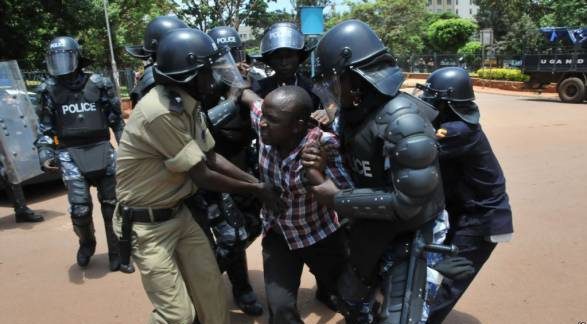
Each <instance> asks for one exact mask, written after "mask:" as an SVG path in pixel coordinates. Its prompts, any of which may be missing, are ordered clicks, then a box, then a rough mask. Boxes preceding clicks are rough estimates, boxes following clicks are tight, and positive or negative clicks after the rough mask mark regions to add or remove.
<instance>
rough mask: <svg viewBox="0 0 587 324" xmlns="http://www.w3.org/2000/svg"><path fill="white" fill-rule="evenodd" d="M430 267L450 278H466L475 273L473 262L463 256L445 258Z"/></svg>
mask: <svg viewBox="0 0 587 324" xmlns="http://www.w3.org/2000/svg"><path fill="white" fill-rule="evenodd" d="M432 268H433V269H434V270H436V271H438V272H440V273H441V274H442V275H443V276H445V277H447V278H450V279H452V280H462V279H466V278H469V277H471V276H472V275H473V274H475V268H474V267H473V262H471V261H470V260H469V259H467V258H463V257H449V258H446V259H444V260H442V261H440V262H438V263H437V264H436V265H435V266H433V267H432Z"/></svg>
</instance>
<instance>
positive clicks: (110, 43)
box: [103, 0, 120, 95]
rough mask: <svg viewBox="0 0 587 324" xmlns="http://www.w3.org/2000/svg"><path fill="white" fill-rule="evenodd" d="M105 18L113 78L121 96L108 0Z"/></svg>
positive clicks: (105, 3)
mask: <svg viewBox="0 0 587 324" xmlns="http://www.w3.org/2000/svg"><path fill="white" fill-rule="evenodd" d="M103 3H104V17H105V18H106V30H107V31H108V45H110V58H111V60H110V64H111V65H112V77H113V78H114V86H115V87H116V93H117V94H118V95H120V80H119V79H120V78H119V75H118V68H117V67H116V60H115V59H114V47H113V46H112V35H111V32H110V20H109V19H108V0H104V1H103Z"/></svg>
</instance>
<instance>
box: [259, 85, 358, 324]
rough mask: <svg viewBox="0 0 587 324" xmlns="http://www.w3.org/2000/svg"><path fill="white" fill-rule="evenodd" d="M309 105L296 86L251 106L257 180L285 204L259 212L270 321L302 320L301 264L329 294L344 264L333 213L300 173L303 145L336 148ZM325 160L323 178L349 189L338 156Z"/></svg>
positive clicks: (268, 96) (329, 134)
mask: <svg viewBox="0 0 587 324" xmlns="http://www.w3.org/2000/svg"><path fill="white" fill-rule="evenodd" d="M312 106H313V104H312V99H311V97H310V95H309V94H308V93H307V92H306V91H305V90H304V89H302V88H300V87H297V86H283V87H280V88H277V89H275V90H274V91H272V92H271V93H269V94H268V95H267V96H266V97H265V100H264V101H263V102H261V101H257V102H255V103H254V104H252V105H251V121H252V127H253V129H254V130H255V131H256V132H257V134H258V135H259V171H260V177H261V181H264V182H267V183H269V184H272V185H273V186H274V187H275V188H276V190H279V191H280V194H281V198H282V199H283V201H284V202H285V204H286V205H287V208H286V210H285V211H284V212H279V213H277V212H273V211H270V210H267V209H265V208H263V209H262V210H261V216H262V218H263V231H264V237H263V241H262V247H263V272H264V277H265V289H266V294H267V300H268V304H269V317H270V320H269V321H270V323H279V324H285V323H303V321H302V320H301V317H300V314H299V312H298V310H297V306H296V300H297V292H298V289H299V286H300V278H301V275H302V268H303V266H304V264H306V265H307V266H308V267H309V269H310V272H312V273H313V274H314V275H315V276H316V278H317V280H319V281H321V282H323V283H324V284H325V286H326V287H325V288H326V289H328V290H329V291H327V292H321V293H324V294H327V296H330V295H332V294H334V293H335V291H336V290H335V287H336V280H337V276H336V274H337V273H338V272H339V271H340V270H341V269H342V268H343V264H344V262H345V251H344V242H343V237H342V233H341V231H339V230H338V229H339V228H340V224H339V221H338V217H337V215H336V213H335V212H334V210H332V209H331V208H328V207H326V206H325V205H324V204H322V203H320V202H318V200H317V199H316V197H315V196H314V194H312V193H310V192H309V191H308V189H307V187H308V186H309V185H310V184H309V183H307V180H306V177H305V175H304V174H303V172H302V170H303V167H302V164H301V151H302V148H303V147H304V145H305V144H306V143H310V142H312V141H320V143H322V144H324V145H329V146H338V140H337V139H336V137H335V135H333V134H332V133H328V132H324V131H322V130H321V129H320V128H319V127H314V126H317V125H315V124H314V125H313V124H312V122H311V119H310V112H311V111H312ZM333 151H337V150H333ZM327 160H328V163H327V165H326V169H325V174H326V176H327V177H328V178H330V179H332V181H333V182H334V183H336V184H337V186H340V187H343V188H349V187H350V186H351V178H350V177H349V175H348V173H347V172H346V170H345V169H344V167H343V162H342V158H341V156H340V155H339V154H338V153H336V154H333V155H331V156H329V157H328V159H327Z"/></svg>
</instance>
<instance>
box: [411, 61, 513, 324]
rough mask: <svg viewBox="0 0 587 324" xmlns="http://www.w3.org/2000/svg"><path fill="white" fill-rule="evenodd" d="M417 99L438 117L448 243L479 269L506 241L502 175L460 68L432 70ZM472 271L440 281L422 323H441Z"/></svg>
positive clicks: (508, 229) (508, 220)
mask: <svg viewBox="0 0 587 324" xmlns="http://www.w3.org/2000/svg"><path fill="white" fill-rule="evenodd" d="M418 88H420V89H421V90H422V91H423V94H422V96H421V98H422V99H423V100H425V101H427V102H429V103H430V104H432V105H434V106H435V107H436V108H437V109H438V111H439V114H438V117H437V118H436V119H435V120H434V122H433V124H434V126H435V127H436V128H437V129H438V131H437V136H438V137H439V143H440V151H439V152H440V168H441V171H442V179H443V183H444V193H445V197H446V210H447V211H448V214H449V216H450V224H451V227H450V229H449V232H448V236H447V240H448V243H451V244H454V245H456V246H457V247H458V248H459V250H460V251H461V253H460V255H461V256H464V257H466V258H467V259H469V260H471V261H472V262H473V266H474V269H475V275H476V274H477V273H479V271H480V270H481V267H482V266H483V264H484V263H485V262H486V261H487V259H488V258H489V256H490V255H491V253H492V252H493V250H494V248H495V246H496V244H497V243H498V242H504V241H509V240H510V239H511V235H512V232H513V225H512V211H511V208H510V205H509V199H508V195H507V193H506V186H505V177H504V174H503V171H502V170H501V167H500V165H499V162H498V160H497V158H496V157H495V154H494V153H493V150H492V149H491V145H490V144H489V140H488V139H487V136H485V133H484V132H483V129H481V125H480V124H479V117H480V114H479V108H478V107H477V105H476V104H475V102H474V100H475V93H474V92H473V82H472V80H471V78H470V77H469V75H468V73H467V72H466V71H465V70H463V69H462V68H458V67H447V68H442V69H438V70H436V71H434V72H433V73H432V74H431V75H430V76H429V77H428V80H426V84H425V85H418ZM473 279H474V276H471V277H470V278H463V279H460V280H452V282H451V281H449V282H443V284H442V286H441V287H440V289H439V290H438V295H437V297H436V299H435V301H434V303H433V304H432V306H431V314H430V318H429V320H428V323H435V324H436V323H442V321H443V320H444V319H445V318H446V316H447V315H448V314H449V312H450V311H451V309H452V308H453V307H454V305H455V304H456V303H457V301H458V300H459V299H460V297H461V296H462V295H463V293H464V292H465V290H466V289H467V287H468V286H469V284H470V283H471V282H472V281H473Z"/></svg>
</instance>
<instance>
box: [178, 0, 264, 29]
mask: <svg viewBox="0 0 587 324" xmlns="http://www.w3.org/2000/svg"><path fill="white" fill-rule="evenodd" d="M269 1H275V0H268V1H267V0H182V1H181V5H180V9H179V10H178V15H179V16H180V17H182V18H184V19H185V20H186V21H187V22H188V23H190V24H191V25H193V26H194V27H197V28H198V29H200V30H203V31H207V30H209V29H211V28H214V27H216V26H232V27H234V28H235V29H236V30H238V28H239V27H240V25H241V24H247V25H249V26H256V27H260V28H262V27H263V26H260V24H262V23H263V22H264V21H265V17H264V16H265V15H266V14H267V9H268V5H267V3H268V2H269Z"/></svg>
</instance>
